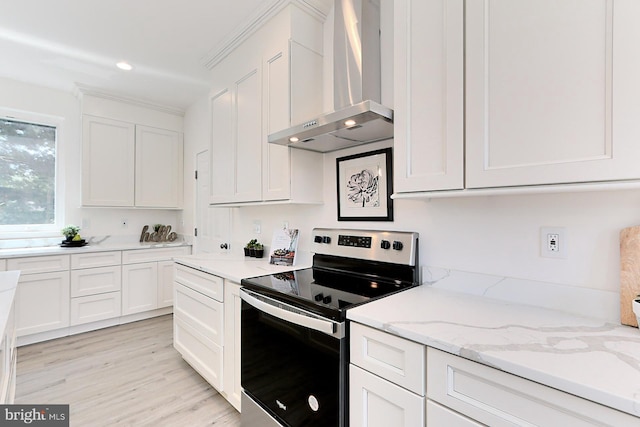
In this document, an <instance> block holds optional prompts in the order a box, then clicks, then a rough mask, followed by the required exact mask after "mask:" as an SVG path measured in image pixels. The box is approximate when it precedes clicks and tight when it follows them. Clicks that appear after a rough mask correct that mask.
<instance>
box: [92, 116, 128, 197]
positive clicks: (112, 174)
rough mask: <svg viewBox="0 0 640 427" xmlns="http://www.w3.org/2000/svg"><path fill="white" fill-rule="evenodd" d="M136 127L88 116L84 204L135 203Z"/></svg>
mask: <svg viewBox="0 0 640 427" xmlns="http://www.w3.org/2000/svg"><path fill="white" fill-rule="evenodd" d="M134 146H135V126H134V125H133V124H132V123H127V122H122V121H118V120H111V119H105V118H101V117H94V116H89V115H85V116H84V117H83V120H82V204H83V205H84V206H133V204H134V167H135V148H134Z"/></svg>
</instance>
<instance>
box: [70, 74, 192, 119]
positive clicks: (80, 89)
mask: <svg viewBox="0 0 640 427" xmlns="http://www.w3.org/2000/svg"><path fill="white" fill-rule="evenodd" d="M74 95H75V96H76V97H78V98H82V96H84V95H89V96H95V97H96V98H102V99H108V100H110V101H117V102H124V103H127V104H131V105H135V106H137V107H143V108H148V109H151V110H156V111H160V112H162V113H168V114H173V115H175V116H180V117H184V113H185V111H184V110H183V109H180V108H175V107H170V106H168V105H162V104H157V103H155V102H150V101H145V100H142V99H137V98H130V97H127V96H123V95H118V94H114V93H110V92H106V91H103V90H101V89H98V88H95V87H91V86H86V85H83V84H81V83H77V82H76V83H75V88H74Z"/></svg>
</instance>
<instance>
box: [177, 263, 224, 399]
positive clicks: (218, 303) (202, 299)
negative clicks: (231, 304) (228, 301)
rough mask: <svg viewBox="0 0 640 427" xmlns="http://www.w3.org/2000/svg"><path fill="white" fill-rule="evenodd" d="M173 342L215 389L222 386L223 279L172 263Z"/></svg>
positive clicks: (188, 361)
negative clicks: (173, 268) (173, 267)
mask: <svg viewBox="0 0 640 427" xmlns="http://www.w3.org/2000/svg"><path fill="white" fill-rule="evenodd" d="M174 277H175V283H174V294H173V295H174V296H173V302H174V307H173V313H174V314H173V346H174V347H175V349H176V350H178V352H179V353H180V354H181V355H182V358H183V359H184V360H186V361H187V363H189V365H191V366H192V367H193V369H195V370H196V371H197V372H198V373H199V374H200V375H202V377H203V378H204V379H205V380H207V382H209V384H211V385H212V386H213V387H214V388H215V389H216V390H218V391H221V390H222V388H223V380H222V378H223V375H222V374H223V371H222V362H223V344H224V341H223V339H224V338H223V325H224V305H223V301H224V294H223V281H222V279H221V278H219V277H217V276H213V275H210V274H207V273H203V272H200V271H197V270H194V269H192V268H189V267H184V266H181V265H176V266H175V276H174Z"/></svg>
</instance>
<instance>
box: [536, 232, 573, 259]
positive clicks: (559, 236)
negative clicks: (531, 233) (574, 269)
mask: <svg viewBox="0 0 640 427" xmlns="http://www.w3.org/2000/svg"><path fill="white" fill-rule="evenodd" d="M567 247H568V245H567V230H566V229H565V228H564V227H540V256H541V257H544V258H567Z"/></svg>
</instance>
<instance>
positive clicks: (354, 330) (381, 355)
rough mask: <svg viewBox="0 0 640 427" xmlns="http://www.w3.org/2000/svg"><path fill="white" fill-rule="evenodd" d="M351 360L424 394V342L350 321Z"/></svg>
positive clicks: (421, 394) (417, 392)
mask: <svg viewBox="0 0 640 427" xmlns="http://www.w3.org/2000/svg"><path fill="white" fill-rule="evenodd" d="M349 343H350V350H351V355H350V357H351V363H353V364H355V365H358V366H360V367H361V368H363V369H365V370H367V371H369V372H373V373H374V374H377V375H379V376H381V377H382V378H385V379H387V380H389V381H391V382H393V383H395V384H398V385H400V386H402V387H404V388H407V389H409V390H411V391H413V392H414V393H416V394H419V395H420V396H424V395H425V347H424V346H423V345H422V344H418V343H415V342H413V341H409V340H406V339H404V338H400V337H397V336H395V335H391V334H388V333H386V332H382V331H379V330H377V329H373V328H370V327H368V326H364V325H361V324H359V323H353V322H352V323H351V338H350V340H349Z"/></svg>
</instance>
